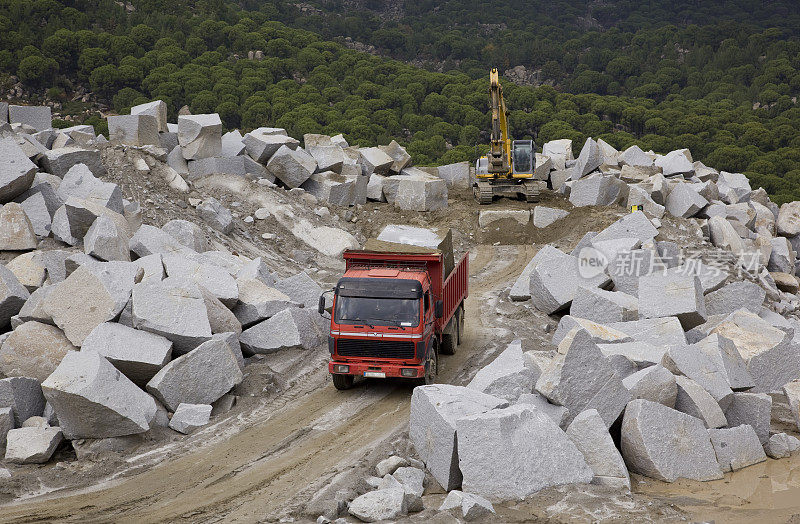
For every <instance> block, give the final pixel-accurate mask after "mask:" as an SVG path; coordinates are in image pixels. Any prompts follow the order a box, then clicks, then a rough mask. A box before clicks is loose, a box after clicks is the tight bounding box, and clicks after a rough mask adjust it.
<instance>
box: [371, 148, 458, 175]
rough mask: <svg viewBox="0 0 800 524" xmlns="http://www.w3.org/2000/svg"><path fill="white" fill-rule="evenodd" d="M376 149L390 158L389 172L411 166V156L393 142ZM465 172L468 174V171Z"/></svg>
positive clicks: (398, 171)
mask: <svg viewBox="0 0 800 524" xmlns="http://www.w3.org/2000/svg"><path fill="white" fill-rule="evenodd" d="M378 149H380V150H381V151H383V152H384V153H386V154H387V155H389V156H390V157H391V158H392V165H391V166H389V171H391V172H392V173H400V172H401V171H402V170H403V169H405V168H406V167H408V166H409V165H411V155H409V154H408V152H407V151H406V149H405V148H404V147H402V146H401V145H400V144H398V143H397V142H395V141H394V140H392V141H391V142H389V145H386V146H378ZM467 171H468V172H469V169H468V170H467ZM442 178H444V177H442ZM448 185H450V184H448Z"/></svg>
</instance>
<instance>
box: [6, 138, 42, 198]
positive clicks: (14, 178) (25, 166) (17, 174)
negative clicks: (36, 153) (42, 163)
mask: <svg viewBox="0 0 800 524" xmlns="http://www.w3.org/2000/svg"><path fill="white" fill-rule="evenodd" d="M37 170H38V168H37V167H36V164H34V163H33V162H31V161H30V159H29V158H28V156H27V155H26V154H25V152H24V151H23V150H22V149H21V148H20V147H19V145H17V143H16V141H14V139H13V138H3V139H0V204H4V203H6V202H9V201H11V200H13V199H14V198H16V197H17V196H19V195H21V194H22V193H24V192H25V191H27V190H28V189H29V188H30V187H31V184H33V177H34V175H35V174H36V171H37Z"/></svg>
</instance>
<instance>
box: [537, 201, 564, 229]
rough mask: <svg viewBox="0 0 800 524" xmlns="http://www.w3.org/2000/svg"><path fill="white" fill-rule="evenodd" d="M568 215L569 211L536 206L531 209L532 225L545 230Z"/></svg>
mask: <svg viewBox="0 0 800 524" xmlns="http://www.w3.org/2000/svg"><path fill="white" fill-rule="evenodd" d="M568 215H569V211H566V210H564V209H556V208H552V207H544V206H536V207H535V208H533V225H534V226H536V227H538V228H545V227H547V226H549V225H550V224H552V223H553V222H556V221H557V220H561V219H562V218H564V217H566V216H568Z"/></svg>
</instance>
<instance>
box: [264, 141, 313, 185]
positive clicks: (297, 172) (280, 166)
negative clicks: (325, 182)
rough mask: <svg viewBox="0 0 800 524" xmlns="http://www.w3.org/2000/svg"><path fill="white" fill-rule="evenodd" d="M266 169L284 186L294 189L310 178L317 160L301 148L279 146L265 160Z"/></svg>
mask: <svg viewBox="0 0 800 524" xmlns="http://www.w3.org/2000/svg"><path fill="white" fill-rule="evenodd" d="M267 170H268V171H269V172H270V173H271V174H272V175H274V176H275V177H276V178H278V179H279V180H280V181H281V182H283V183H284V184H285V185H286V187H288V188H290V189H294V188H296V187H300V186H301V185H302V184H303V182H305V181H306V180H308V179H309V178H311V175H312V174H313V173H314V172H315V171H316V170H317V161H316V160H314V157H312V156H311V155H309V154H308V153H306V152H305V151H303V150H302V149H297V150H293V149H290V148H289V147H287V146H281V147H280V148H278V150H277V151H276V152H275V153H274V154H273V155H272V156H271V157H270V159H269V161H268V162H267Z"/></svg>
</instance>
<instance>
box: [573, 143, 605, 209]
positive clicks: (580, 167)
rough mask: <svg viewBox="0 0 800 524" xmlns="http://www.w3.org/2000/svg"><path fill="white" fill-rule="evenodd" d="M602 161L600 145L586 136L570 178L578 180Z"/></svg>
mask: <svg viewBox="0 0 800 524" xmlns="http://www.w3.org/2000/svg"><path fill="white" fill-rule="evenodd" d="M602 163H603V155H602V153H601V151H600V147H599V146H598V145H597V142H595V141H594V140H592V138H591V137H589V138H587V139H586V142H584V143H583V148H581V152H580V155H578V160H577V163H576V168H575V170H574V171H573V172H572V179H573V180H578V179H579V178H581V177H584V176H586V175H588V174H589V173H591V172H592V171H594V170H595V169H597V168H598V167H600V164H602ZM572 189H573V191H574V190H575V186H574V185H573V188H572ZM601 205H602V204H601Z"/></svg>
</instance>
